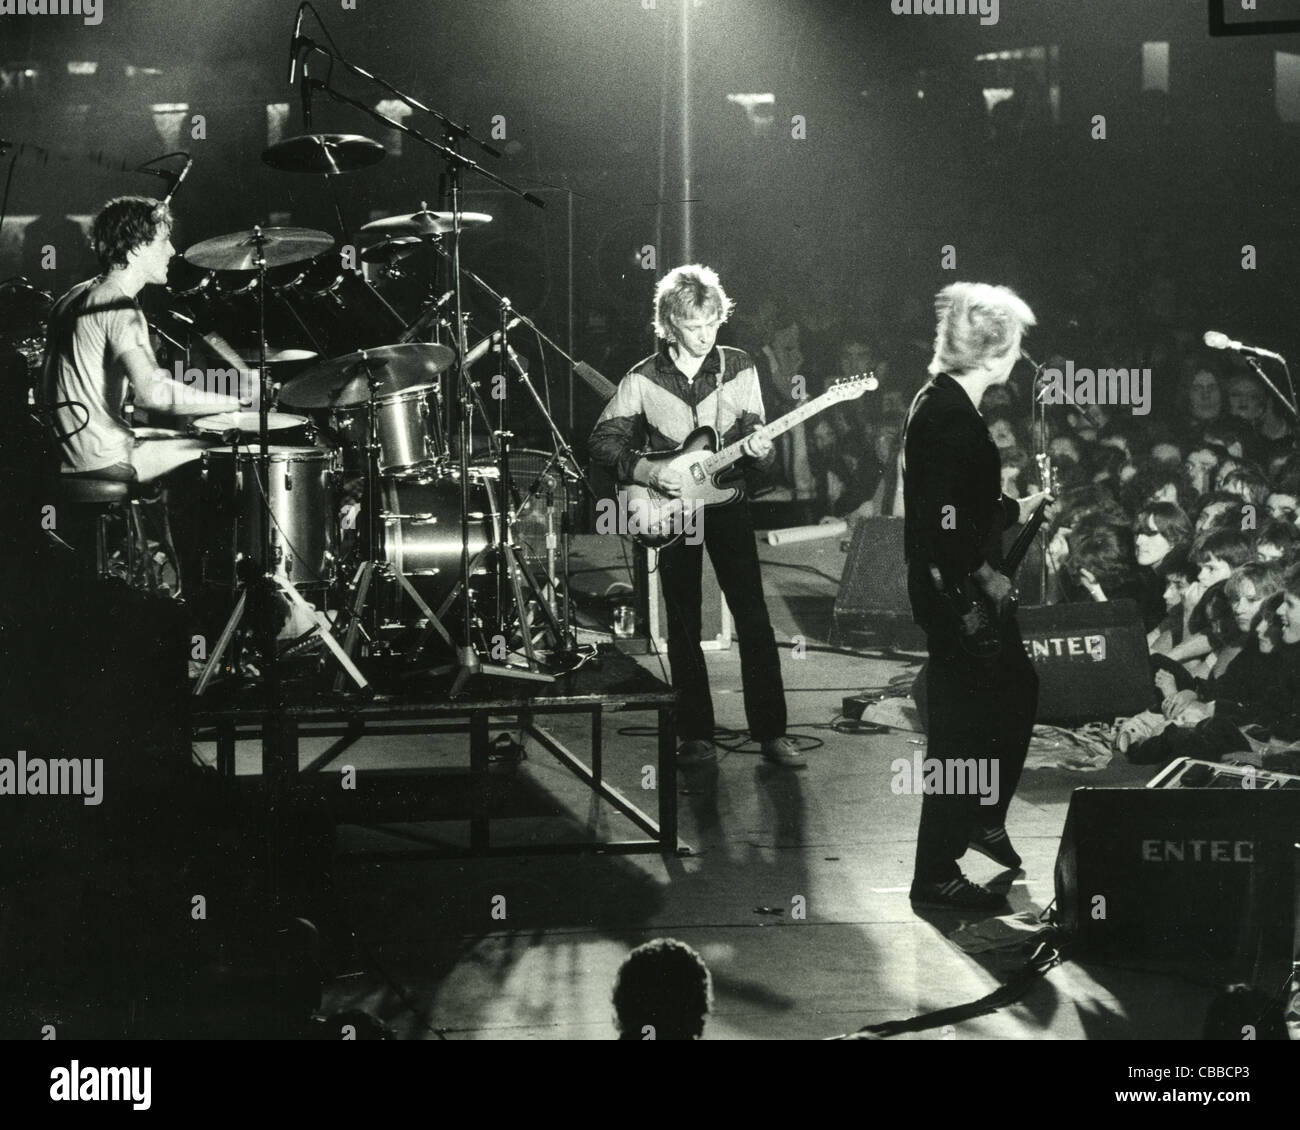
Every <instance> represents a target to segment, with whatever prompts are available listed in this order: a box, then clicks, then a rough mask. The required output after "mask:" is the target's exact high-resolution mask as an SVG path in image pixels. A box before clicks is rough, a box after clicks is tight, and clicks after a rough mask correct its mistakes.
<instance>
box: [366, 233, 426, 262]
mask: <svg viewBox="0 0 1300 1130" xmlns="http://www.w3.org/2000/svg"><path fill="white" fill-rule="evenodd" d="M419 246H420V237H419V236H417V235H405V236H402V237H401V238H400V239H381V240H380V241H379V242H378V243H372V244H371V245H370V246H369V247H366V248H363V249H362V251H361V258H362V259H363V260H364V261H365V262H367V263H384V264H387V265H389V266H391V265H392V264H393V263H396V262H397V261H398V260H400V259H405V258H406V257H407V256H408V255H412V254H414V252H415V250H416V248H418V247H419Z"/></svg>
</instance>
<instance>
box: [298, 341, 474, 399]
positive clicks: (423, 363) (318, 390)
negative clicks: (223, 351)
mask: <svg viewBox="0 0 1300 1130" xmlns="http://www.w3.org/2000/svg"><path fill="white" fill-rule="evenodd" d="M455 359H456V354H455V353H454V352H453V351H452V350H450V349H448V348H447V346H445V345H431V344H425V343H423V342H412V343H411V344H409V345H382V346H380V347H379V348H378V349H363V350H361V351H360V352H358V353H349V354H348V355H347V356H346V357H336V358H335V359H334V360H333V361H326V362H325V364H323V365H317V366H316V368H314V369H312V370H311V371H310V372H308V373H303V375H302V376H300V377H296V378H295V379H294V380H292V381H290V382H289V383H288V384H287V385H285V386H284V388H282V389H281V390H280V401H281V403H283V404H290V405H292V406H293V407H295V408H347V407H350V406H351V405H354V404H364V403H365V402H366V401H367V400H368V399H369V398H370V380H369V378H370V377H373V378H374V379H375V381H376V382H377V385H376V388H375V396H377V397H378V396H391V395H392V394H393V393H395V392H402V391H403V390H405V389H408V388H415V387H417V386H419V385H430V384H433V382H434V381H435V380H436V379H437V376H438V374H439V373H441V372H443V371H444V370H446V369H448V368H450V367H451V363H452V362H453V361H454V360H455Z"/></svg>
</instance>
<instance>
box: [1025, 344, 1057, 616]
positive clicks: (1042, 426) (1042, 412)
mask: <svg viewBox="0 0 1300 1130" xmlns="http://www.w3.org/2000/svg"><path fill="white" fill-rule="evenodd" d="M1020 356H1022V357H1023V358H1024V359H1025V360H1026V361H1028V362H1029V363H1030V364H1031V365H1032V366H1033V367H1034V380H1033V383H1032V384H1031V385H1030V388H1031V389H1032V390H1033V395H1032V399H1031V400H1030V402H1029V431H1030V434H1031V435H1032V436H1033V437H1034V446H1035V447H1036V448H1037V450H1036V451H1035V452H1034V455H1035V461H1037V458H1036V457H1037V456H1040V455H1046V454H1047V405H1046V404H1045V403H1044V402H1043V397H1044V396H1045V395H1046V394H1047V384H1046V382H1045V381H1044V378H1043V370H1044V366H1043V365H1040V364H1039V363H1038V362H1037V361H1035V360H1034V359H1033V358H1032V357H1030V356H1029V355H1028V354H1027V353H1026V352H1025V351H1024V350H1023V349H1022V350H1021V351H1020ZM1040 385H1041V386H1042V387H1041V388H1040V387H1039V386H1040ZM1049 485H1050V484H1048V483H1043V484H1042V488H1043V489H1044V490H1046V489H1047V488H1048V486H1049ZM1038 599H1039V600H1040V601H1041V602H1042V603H1043V604H1046V603H1047V547H1046V546H1044V547H1043V553H1042V557H1041V559H1040V560H1039V562H1038Z"/></svg>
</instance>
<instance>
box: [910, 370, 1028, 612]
mask: <svg viewBox="0 0 1300 1130" xmlns="http://www.w3.org/2000/svg"><path fill="white" fill-rule="evenodd" d="M903 457H904V468H903V509H904V527H903V548H904V552H905V554H906V557H907V576H908V592H909V595H910V596H911V601H912V616H913V619H915V620H916V622H917V623H918V624H919V625H920V626H921V627H922V628H924V629H926V631H930V630H932V628H933V627H934V626H935V625H936V619H935V613H936V611H937V606H936V601H937V599H938V594H937V593H936V592H935V586H934V582H933V579H932V578H931V576H930V571H929V569H930V566H931V565H934V566H936V567H937V568H938V570H939V572H940V575H941V576H942V578H943V582H944V586H945V588H948V589H950V590H956V589H957V587H958V586H960V584H961V583H962V581H963V580H964V578H965V577H967V576H968V575H969V574H971V573H973V572H974V571H975V570H976V569H978V568H980V566H981V565H983V564H984V563H985V562H987V563H988V564H990V565H992V566H993V567H994V568H997V567H998V566H999V565H1001V563H1002V545H1001V537H1002V531H1003V530H1004V529H1006V528H1007V527H1008V526H1012V525H1014V524H1015V523H1016V522H1017V521H1018V520H1019V518H1020V506H1019V503H1017V502H1016V500H1015V499H1014V498H1008V497H1006V496H1005V495H1004V494H1003V493H1002V464H1001V459H1000V457H999V455H998V449H997V447H996V446H995V445H994V443H993V440H992V439H990V438H989V432H988V427H987V425H986V424H985V423H984V417H982V416H981V415H980V414H979V412H978V411H976V409H975V405H974V404H972V403H971V399H970V397H969V396H967V395H966V392H965V390H964V389H963V388H962V387H961V385H959V384H958V383H957V382H956V381H955V380H953V379H952V377H950V376H948V374H946V373H939V374H938V375H937V376H935V377H933V378H932V379H931V380H930V381H929V382H928V383H927V384H926V385H925V387H924V388H922V389H921V391H920V392H919V393H917V395H916V399H915V400H914V401H913V402H912V410H911V413H910V416H909V419H908V422H907V430H906V432H905V434H904V437H903Z"/></svg>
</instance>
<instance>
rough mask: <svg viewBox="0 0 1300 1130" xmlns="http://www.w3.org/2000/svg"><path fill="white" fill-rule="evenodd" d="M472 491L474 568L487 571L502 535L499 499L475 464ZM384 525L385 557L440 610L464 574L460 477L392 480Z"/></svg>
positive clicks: (477, 571) (382, 515)
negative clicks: (490, 549) (491, 550)
mask: <svg viewBox="0 0 1300 1130" xmlns="http://www.w3.org/2000/svg"><path fill="white" fill-rule="evenodd" d="M469 494H470V512H469V556H470V573H471V575H481V574H484V573H489V572H491V571H492V567H493V563H492V561H490V560H488V556H489V555H488V554H487V553H485V552H484V551H485V550H487V549H488V547H489V546H490V545H492V544H493V543H494V542H495V540H496V536H497V508H496V499H495V498H494V497H493V491H492V488H491V485H490V484H489V483H488V482H487V481H486V479H485V478H484V477H483V476H482V475H480V474H478V473H477V472H476V471H474V470H471V471H470V484H469ZM379 526H380V530H379V537H380V539H381V541H382V543H383V545H382V552H381V553H380V554H379V556H380V558H381V559H382V560H384V561H386V562H387V563H388V564H389V565H390V566H392V567H393V568H394V569H395V570H397V571H398V572H401V573H405V574H406V576H407V577H408V578H409V579H410V580H411V583H412V584H413V585H414V586H415V588H416V591H418V592H419V593H420V595H421V596H422V597H423V598H424V599H425V600H426V601H427V602H428V603H429V604H430V605H431V606H432V607H433V609H434V610H435V611H437V609H438V605H439V604H440V603H441V602H442V601H443V600H445V599H446V598H447V597H448V596H450V595H451V591H452V589H454V588H455V587H456V583H457V582H458V581H459V580H460V554H461V533H460V482H459V479H458V477H456V476H451V475H446V476H443V477H440V478H436V479H388V480H386V481H385V482H384V498H383V510H382V511H381V512H380V523H379Z"/></svg>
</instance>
